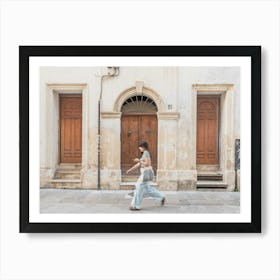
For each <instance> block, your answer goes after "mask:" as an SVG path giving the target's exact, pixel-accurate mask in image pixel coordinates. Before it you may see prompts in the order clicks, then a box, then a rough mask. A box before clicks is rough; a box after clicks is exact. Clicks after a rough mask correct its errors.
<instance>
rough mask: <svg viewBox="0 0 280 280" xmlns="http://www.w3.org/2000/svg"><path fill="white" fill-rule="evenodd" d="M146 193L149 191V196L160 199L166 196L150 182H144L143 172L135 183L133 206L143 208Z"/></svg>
mask: <svg viewBox="0 0 280 280" xmlns="http://www.w3.org/2000/svg"><path fill="white" fill-rule="evenodd" d="M145 193H148V195H149V196H151V197H153V198H154V199H156V200H159V201H161V200H162V199H163V198H164V196H163V195H162V194H161V193H160V192H159V191H158V190H157V189H156V188H154V187H152V186H151V185H150V183H149V182H143V174H142V172H141V175H140V176H139V178H138V180H137V182H136V184H135V190H134V195H133V199H132V201H131V207H133V208H136V209H141V203H142V201H143V197H144V194H145Z"/></svg>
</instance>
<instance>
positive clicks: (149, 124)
mask: <svg viewBox="0 0 280 280" xmlns="http://www.w3.org/2000/svg"><path fill="white" fill-rule="evenodd" d="M139 118H140V121H139V126H140V129H139V142H141V141H146V142H148V144H149V150H150V154H151V160H152V166H153V168H154V169H157V134H158V133H157V116H156V115H146V116H145V115H143V116H140V117H139Z"/></svg>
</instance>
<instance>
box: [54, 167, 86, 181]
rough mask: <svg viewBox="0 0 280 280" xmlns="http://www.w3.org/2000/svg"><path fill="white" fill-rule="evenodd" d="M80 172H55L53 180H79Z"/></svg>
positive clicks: (67, 170) (69, 170)
mask: <svg viewBox="0 0 280 280" xmlns="http://www.w3.org/2000/svg"><path fill="white" fill-rule="evenodd" d="M80 178H81V172H80V170H73V169H64V170H56V172H55V176H54V179H80Z"/></svg>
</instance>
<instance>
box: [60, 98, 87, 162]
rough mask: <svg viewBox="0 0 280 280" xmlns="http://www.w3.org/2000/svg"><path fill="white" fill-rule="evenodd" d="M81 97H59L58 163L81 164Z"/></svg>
mask: <svg viewBox="0 0 280 280" xmlns="http://www.w3.org/2000/svg"><path fill="white" fill-rule="evenodd" d="M81 160H82V97H81V96H75V97H67V96H60V162H61V163H81Z"/></svg>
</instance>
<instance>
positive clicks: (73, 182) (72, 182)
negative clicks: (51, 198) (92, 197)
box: [50, 179, 82, 189]
mask: <svg viewBox="0 0 280 280" xmlns="http://www.w3.org/2000/svg"><path fill="white" fill-rule="evenodd" d="M50 184H51V186H52V187H55V188H58V189H59V188H61V189H64V188H69V189H71V188H73V189H75V188H81V186H82V181H81V180H80V179H53V180H51V181H50Z"/></svg>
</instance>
